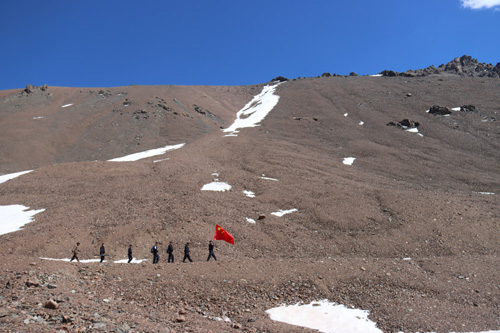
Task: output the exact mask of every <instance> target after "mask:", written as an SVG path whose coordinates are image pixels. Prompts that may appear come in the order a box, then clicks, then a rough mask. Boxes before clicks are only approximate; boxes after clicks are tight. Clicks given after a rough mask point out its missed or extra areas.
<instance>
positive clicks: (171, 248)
mask: <svg viewBox="0 0 500 333" xmlns="http://www.w3.org/2000/svg"><path fill="white" fill-rule="evenodd" d="M167 253H168V262H170V261H172V263H173V262H174V246H173V245H172V242H170V243H169V244H168V248H167Z"/></svg>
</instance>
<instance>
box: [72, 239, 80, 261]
mask: <svg viewBox="0 0 500 333" xmlns="http://www.w3.org/2000/svg"><path fill="white" fill-rule="evenodd" d="M79 246H80V243H76V246H75V247H74V248H73V256H72V257H71V260H70V262H71V261H73V260H75V259H76V261H78V262H80V259H78V254H79V253H80V249H79V248H78V247H79Z"/></svg>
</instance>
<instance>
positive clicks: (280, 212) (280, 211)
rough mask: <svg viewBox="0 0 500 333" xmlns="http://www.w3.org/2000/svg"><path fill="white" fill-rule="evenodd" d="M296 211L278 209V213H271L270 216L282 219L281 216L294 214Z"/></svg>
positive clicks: (294, 209) (295, 209) (293, 209)
mask: <svg viewBox="0 0 500 333" xmlns="http://www.w3.org/2000/svg"><path fill="white" fill-rule="evenodd" d="M296 211H297V208H292V209H288V210H283V209H280V210H279V211H277V212H273V213H271V215H275V216H278V217H282V216H283V215H285V214H290V213H293V212H296Z"/></svg>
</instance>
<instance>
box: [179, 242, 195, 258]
mask: <svg viewBox="0 0 500 333" xmlns="http://www.w3.org/2000/svg"><path fill="white" fill-rule="evenodd" d="M189 254H190V251H189V242H187V243H186V246H184V259H182V262H186V259H188V260H189V261H190V262H193V260H191V256H190V255H189Z"/></svg>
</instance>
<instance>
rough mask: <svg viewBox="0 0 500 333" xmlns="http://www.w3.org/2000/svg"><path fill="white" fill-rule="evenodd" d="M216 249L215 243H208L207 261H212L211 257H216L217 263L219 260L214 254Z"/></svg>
mask: <svg viewBox="0 0 500 333" xmlns="http://www.w3.org/2000/svg"><path fill="white" fill-rule="evenodd" d="M214 248H215V245H214V242H212V241H210V243H208V259H207V261H209V260H210V257H214V259H215V261H217V258H216V257H215V254H214Z"/></svg>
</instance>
